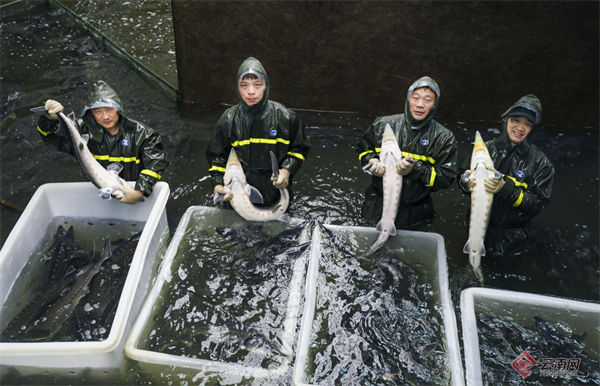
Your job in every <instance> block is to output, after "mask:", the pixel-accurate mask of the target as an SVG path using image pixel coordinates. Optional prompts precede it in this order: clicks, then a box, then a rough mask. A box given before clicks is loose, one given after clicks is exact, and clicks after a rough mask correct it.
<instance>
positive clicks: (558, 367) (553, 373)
mask: <svg viewBox="0 0 600 386" xmlns="http://www.w3.org/2000/svg"><path fill="white" fill-rule="evenodd" d="M580 364H581V359H580V358H543V359H542V363H541V365H542V367H541V368H540V375H541V376H543V377H553V378H556V377H575V376H577V373H579V365H580Z"/></svg>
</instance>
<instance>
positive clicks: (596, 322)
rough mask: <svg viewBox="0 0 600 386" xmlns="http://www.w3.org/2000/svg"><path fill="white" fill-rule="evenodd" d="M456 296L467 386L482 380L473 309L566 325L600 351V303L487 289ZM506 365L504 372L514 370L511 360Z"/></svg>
mask: <svg viewBox="0 0 600 386" xmlns="http://www.w3.org/2000/svg"><path fill="white" fill-rule="evenodd" d="M460 297H461V302H460V308H461V318H462V326H463V344H464V353H465V367H466V375H467V385H468V386H476V385H477V386H478V385H481V384H482V383H483V379H482V372H481V355H480V350H479V337H478V330H477V315H476V312H483V313H484V314H486V315H491V316H494V317H506V318H510V320H514V321H517V322H519V323H520V324H525V325H528V324H529V325H533V324H534V316H540V317H543V319H544V320H546V321H548V322H551V323H562V324H566V325H568V326H569V327H570V328H572V329H573V332H574V333H578V334H582V333H586V334H587V340H588V342H590V343H589V344H590V346H591V347H594V348H595V349H596V350H598V351H600V304H596V303H586V302H580V301H576V300H569V299H563V298H558V297H552V296H544V295H536V294H530V293H525V292H516V291H507V290H498V289H491V288H468V289H466V290H464V291H462V293H461V296H460ZM598 351H597V352H596V355H598ZM506 366H507V371H515V370H513V369H512V368H511V363H507V364H506Z"/></svg>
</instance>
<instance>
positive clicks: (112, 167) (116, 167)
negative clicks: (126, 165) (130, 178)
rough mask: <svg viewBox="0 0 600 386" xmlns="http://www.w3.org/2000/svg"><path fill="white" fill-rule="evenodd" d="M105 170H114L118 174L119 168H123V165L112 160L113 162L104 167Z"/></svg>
mask: <svg viewBox="0 0 600 386" xmlns="http://www.w3.org/2000/svg"><path fill="white" fill-rule="evenodd" d="M106 170H108V171H109V172H114V173H116V174H117V175H118V174H119V173H121V170H123V165H121V164H120V163H118V162H114V163H112V164H110V165H108V166H107V167H106Z"/></svg>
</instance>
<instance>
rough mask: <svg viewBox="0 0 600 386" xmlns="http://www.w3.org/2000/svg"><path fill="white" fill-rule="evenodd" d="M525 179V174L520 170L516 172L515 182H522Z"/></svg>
mask: <svg viewBox="0 0 600 386" xmlns="http://www.w3.org/2000/svg"><path fill="white" fill-rule="evenodd" d="M524 179H525V173H523V171H522V170H517V181H519V182H523V180H524Z"/></svg>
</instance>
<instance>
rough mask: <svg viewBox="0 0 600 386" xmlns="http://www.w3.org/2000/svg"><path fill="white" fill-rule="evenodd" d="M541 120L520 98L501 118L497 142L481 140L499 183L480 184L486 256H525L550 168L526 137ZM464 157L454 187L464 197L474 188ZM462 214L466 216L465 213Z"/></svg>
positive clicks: (529, 100) (536, 106) (530, 102)
mask: <svg viewBox="0 0 600 386" xmlns="http://www.w3.org/2000/svg"><path fill="white" fill-rule="evenodd" d="M541 121H542V104H541V103H540V100H539V99H538V98H537V97H536V96H535V95H526V96H524V97H522V98H521V99H519V100H518V101H517V102H516V103H515V104H514V105H512V106H511V107H510V108H509V109H508V110H506V111H505V112H504V114H502V130H501V133H500V136H498V138H496V139H494V140H491V141H487V142H486V143H485V144H486V146H487V148H488V151H489V153H490V156H491V158H492V161H493V162H494V168H495V169H496V170H498V171H499V172H500V173H502V178H501V179H493V178H489V179H488V180H486V181H485V189H486V191H488V192H490V193H493V194H494V202H493V204H492V213H491V216H490V222H489V225H488V230H487V233H486V237H485V240H484V245H485V248H486V256H488V257H489V256H493V257H508V258H511V257H518V256H520V255H522V254H523V253H524V251H525V245H526V243H527V239H528V236H529V233H530V226H531V219H532V218H533V217H535V216H537V215H538V214H539V213H540V212H541V211H542V209H544V207H546V205H547V204H548V201H549V200H550V194H551V193H552V183H553V180H554V166H553V165H552V163H551V162H550V160H549V159H548V157H546V155H545V154H544V153H543V152H542V151H541V150H540V149H538V148H537V147H536V146H535V145H533V144H531V143H529V141H528V140H527V137H528V136H529V134H530V133H531V131H532V130H534V129H535V128H537V127H538V126H539V125H540V122H541ZM470 163H471V160H470V157H469V158H468V159H465V160H464V163H463V162H461V167H460V168H459V170H460V171H461V172H462V171H464V174H462V175H460V176H459V178H458V185H459V187H460V188H461V189H462V191H463V192H465V193H470V192H471V190H472V189H473V186H475V179H474V177H471V170H468V169H467V168H468V165H470ZM467 215H468V214H467Z"/></svg>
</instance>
